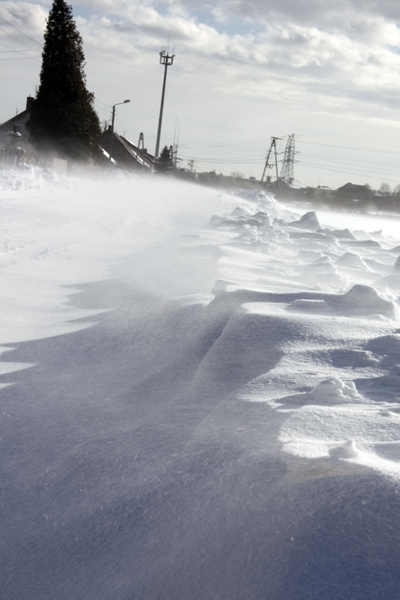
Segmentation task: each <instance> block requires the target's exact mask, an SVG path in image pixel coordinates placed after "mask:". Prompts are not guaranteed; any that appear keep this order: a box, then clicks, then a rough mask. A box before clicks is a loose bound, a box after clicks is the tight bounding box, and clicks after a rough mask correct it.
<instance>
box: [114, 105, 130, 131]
mask: <svg viewBox="0 0 400 600" xmlns="http://www.w3.org/2000/svg"><path fill="white" fill-rule="evenodd" d="M128 102H130V100H124V101H123V102H117V104H114V105H113V107H112V118H111V131H112V132H114V121H115V107H116V106H119V105H120V104H127V103H128Z"/></svg>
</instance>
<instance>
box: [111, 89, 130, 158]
mask: <svg viewBox="0 0 400 600" xmlns="http://www.w3.org/2000/svg"><path fill="white" fill-rule="evenodd" d="M128 102H130V100H124V101H123V102H117V103H116V104H113V107H112V117H111V148H110V161H112V155H113V151H114V121H115V107H116V106H119V105H120V104H128Z"/></svg>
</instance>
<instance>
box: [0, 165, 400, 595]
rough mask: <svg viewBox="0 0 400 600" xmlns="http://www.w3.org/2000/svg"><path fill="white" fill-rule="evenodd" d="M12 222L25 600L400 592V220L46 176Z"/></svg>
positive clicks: (6, 313) (3, 355) (6, 531)
mask: <svg viewBox="0 0 400 600" xmlns="http://www.w3.org/2000/svg"><path fill="white" fill-rule="evenodd" d="M0 211H1V221H0V222H1V237H0V277H1V286H0V359H1V362H0V406H1V411H0V412H1V415H2V424H1V435H0V440H1V441H0V447H1V452H2V457H3V464H2V467H1V469H2V481H3V482H4V492H3V496H2V506H3V516H2V531H3V546H2V548H3V549H2V565H3V567H2V569H1V571H2V574H1V582H0V583H1V589H2V590H3V594H4V595H3V596H2V597H4V598H5V600H9V599H10V600H11V599H12V598H17V597H18V599H19V600H24V599H26V600H28V599H29V600H34V599H36V598H38V599H39V598H40V599H41V600H47V599H49V600H50V598H55V597H59V598H62V597H65V598H76V599H78V598H79V599H85V600H86V599H93V600H102V599H104V600H106V599H107V600H108V599H110V600H111V599H113V600H114V599H117V598H118V599H121V600H122V599H123V600H125V599H126V600H128V599H129V600H131V599H132V598H164V599H171V600H172V599H173V600H178V599H180V598H182V599H183V598H189V597H190V598H194V599H198V600H203V599H205V598H229V600H239V599H240V600H241V599H243V598H246V600H261V599H263V600H264V599H265V598H271V599H275V598H282V599H284V600H292V599H293V600H295V599H296V600H299V599H303V598H304V600H314V599H315V600H317V599H318V600H319V599H321V598H324V599H331V600H337V599H339V598H346V599H347V598H352V599H353V598H354V599H357V600H358V599H360V600H361V599H362V600H369V599H372V598H385V600H392V599H393V600H394V599H395V598H397V597H398V589H399V583H400V581H399V573H400V571H399V568H398V567H399V564H398V563H399V553H398V534H399V533H400V532H399V531H398V523H399V522H400V519H399V517H400V502H399V495H398V484H399V481H400V395H399V383H400V372H399V365H400V327H399V303H398V298H399V292H400V278H399V261H400V234H399V233H398V221H397V220H394V219H384V218H381V217H378V216H374V217H373V218H371V217H368V216H363V217H361V216H355V215H339V214H334V213H327V212H324V213H319V212H317V213H315V212H307V211H304V214H303V213H302V212H300V211H299V210H298V209H296V211H294V210H288V209H287V208H285V206H284V205H281V204H279V203H278V202H277V201H276V200H275V199H274V198H273V197H272V196H271V195H268V194H266V193H264V192H262V191H246V192H241V193H238V194H229V193H221V192H217V191H213V190H211V189H209V188H202V187H200V186H195V185H191V184H184V183H179V182H176V181H174V180H173V179H168V178H165V179H162V178H156V177H150V176H149V177H135V176H127V175H124V174H122V173H120V174H117V175H116V174H113V175H108V176H107V175H97V176H96V175H94V174H92V175H87V176H86V177H75V178H74V177H68V176H66V175H64V176H57V175H55V174H54V173H52V172H51V171H48V170H40V169H36V168H31V167H26V168H23V169H20V170H18V171H11V170H9V171H0ZM367 563H368V566H366V565H367Z"/></svg>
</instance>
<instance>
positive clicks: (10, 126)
mask: <svg viewBox="0 0 400 600" xmlns="http://www.w3.org/2000/svg"><path fill="white" fill-rule="evenodd" d="M33 101H34V99H33V98H32V97H31V96H28V98H27V99H26V108H25V110H23V111H22V112H20V113H18V114H17V115H15V116H14V117H12V118H11V119H8V121H5V123H2V124H1V125H0V145H1V146H6V145H8V144H9V143H10V137H11V136H12V135H15V134H18V135H17V137H18V138H19V140H20V141H23V142H26V143H27V142H28V137H29V136H28V130H27V128H26V123H27V121H28V119H29V116H30V109H31V106H32V102H33Z"/></svg>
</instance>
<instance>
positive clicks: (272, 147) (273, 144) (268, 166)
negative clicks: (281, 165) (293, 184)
mask: <svg viewBox="0 0 400 600" xmlns="http://www.w3.org/2000/svg"><path fill="white" fill-rule="evenodd" d="M280 139H281V138H278V137H272V138H271V145H270V147H269V150H268V154H267V158H266V161H265V167H264V171H263V174H262V177H261V183H262V182H263V181H264V176H265V171H266V170H267V169H272V168H273V167H275V173H276V181H277V185H279V175H278V156H277V151H276V141H277V140H280ZM272 151H274V159H275V162H274V163H272V164H271V163H270V161H269V159H270V156H271V154H272Z"/></svg>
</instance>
